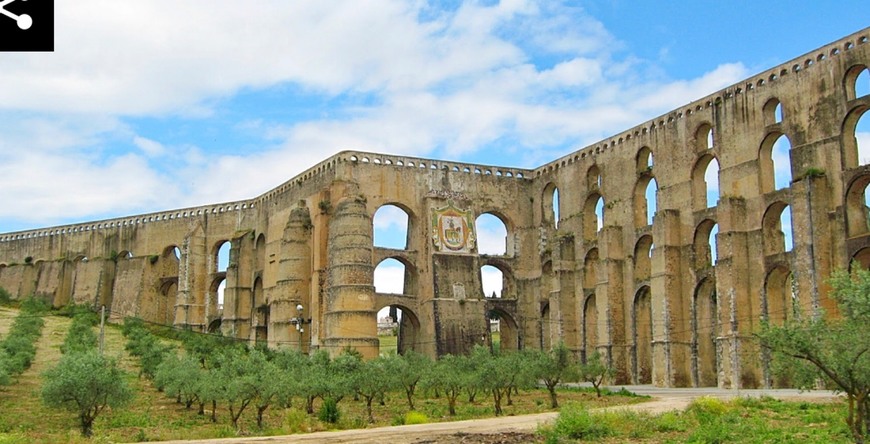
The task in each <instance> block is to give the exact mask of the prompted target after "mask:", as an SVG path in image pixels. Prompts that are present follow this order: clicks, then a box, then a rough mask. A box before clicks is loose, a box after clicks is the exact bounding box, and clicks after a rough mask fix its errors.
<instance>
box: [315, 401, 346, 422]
mask: <svg viewBox="0 0 870 444" xmlns="http://www.w3.org/2000/svg"><path fill="white" fill-rule="evenodd" d="M317 418H318V419H320V420H321V421H323V422H325V423H329V424H335V423H337V422H338V420H339V419H340V418H341V411H339V410H338V403H337V402H336V401H335V399H332V398H326V400H325V401H323V405H321V406H320V411H318V412H317Z"/></svg>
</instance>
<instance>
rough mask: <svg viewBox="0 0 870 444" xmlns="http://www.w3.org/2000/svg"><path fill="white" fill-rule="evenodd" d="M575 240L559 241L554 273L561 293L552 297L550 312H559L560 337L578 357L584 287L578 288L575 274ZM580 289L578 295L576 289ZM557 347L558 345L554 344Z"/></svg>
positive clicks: (564, 238) (565, 239) (568, 238)
mask: <svg viewBox="0 0 870 444" xmlns="http://www.w3.org/2000/svg"><path fill="white" fill-rule="evenodd" d="M574 268H575V264H574V238H573V237H563V238H560V239H559V257H558V259H557V260H555V261H554V264H553V271H554V272H555V273H556V276H557V278H558V279H559V291H558V292H557V293H555V294H551V296H550V310H551V311H553V310H554V309H555V310H557V314H558V317H557V322H556V325H557V326H558V327H559V337H560V338H561V341H562V342H564V343H565V346H566V347H568V349H570V350H571V351H572V352H574V354H575V355H576V356H580V348H581V344H580V331H579V329H580V319H579V313H580V305H581V303H582V302H578V300H579V301H582V300H583V285H582V283H581V284H580V285H579V286H578V285H577V284H576V283H575V281H574V279H575V272H574ZM577 288H579V289H580V294H579V295H578V294H577V292H576V291H575V289H577ZM552 345H553V346H555V345H556V344H552Z"/></svg>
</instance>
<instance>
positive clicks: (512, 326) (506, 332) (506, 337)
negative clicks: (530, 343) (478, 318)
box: [486, 307, 520, 351]
mask: <svg viewBox="0 0 870 444" xmlns="http://www.w3.org/2000/svg"><path fill="white" fill-rule="evenodd" d="M486 317H487V320H488V321H490V320H493V319H498V333H499V346H498V351H512V350H519V349H520V336H519V326H518V325H517V321H516V320H514V318H513V316H511V315H510V313H508V312H507V311H505V310H503V309H501V308H498V307H496V308H490V309H488V310H487V312H486ZM492 333H493V331H492V328H490V329H489V343H490V345H491V346H492V347H493V349H494V350H495V345H494V340H493V335H492Z"/></svg>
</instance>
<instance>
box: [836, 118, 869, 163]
mask: <svg viewBox="0 0 870 444" xmlns="http://www.w3.org/2000/svg"><path fill="white" fill-rule="evenodd" d="M868 109H870V107H868V106H867V105H865V104H863V103H862V104H859V105H857V106H855V107H854V108H852V109H851V110H850V111H849V113H848V114H846V119H845V120H843V128H842V137H843V140H842V147H843V153H842V156H843V168H844V169H851V168H855V167H857V166H860V165H867V164H870V118H867V117H865V113H866V112H867V110H868Z"/></svg>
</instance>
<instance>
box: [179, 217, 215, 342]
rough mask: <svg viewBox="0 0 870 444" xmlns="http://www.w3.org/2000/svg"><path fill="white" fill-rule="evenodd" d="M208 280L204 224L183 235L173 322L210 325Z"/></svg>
mask: <svg viewBox="0 0 870 444" xmlns="http://www.w3.org/2000/svg"><path fill="white" fill-rule="evenodd" d="M207 281H208V248H207V247H206V245H205V234H204V233H203V229H202V225H199V224H197V226H196V228H195V229H194V230H192V231H191V232H190V234H188V235H187V237H185V238H184V243H183V244H182V245H181V259H180V261H179V264H178V295H177V298H176V305H175V321H174V325H175V326H178V327H185V328H192V329H194V330H197V331H204V330H205V329H206V328H207V325H206V323H207V320H206V300H205V299H206V294H207V285H208V283H207Z"/></svg>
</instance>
